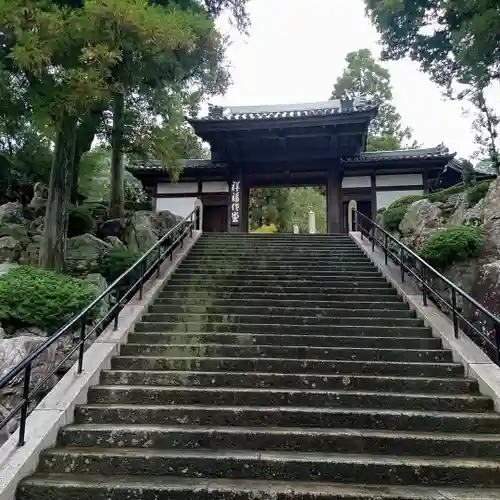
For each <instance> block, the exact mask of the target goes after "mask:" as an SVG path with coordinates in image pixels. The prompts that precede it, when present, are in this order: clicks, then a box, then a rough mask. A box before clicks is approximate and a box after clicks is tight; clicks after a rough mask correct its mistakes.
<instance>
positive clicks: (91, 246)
mask: <svg viewBox="0 0 500 500" xmlns="http://www.w3.org/2000/svg"><path fill="white" fill-rule="evenodd" d="M111 248H112V247H111V245H109V244H108V243H106V242H105V241H102V240H100V239H99V238H96V237H95V236H94V235H92V234H89V233H86V234H81V235H80V236H75V237H74V238H69V239H68V241H67V250H66V268H67V270H68V272H69V273H71V274H76V275H82V274H83V275H85V274H89V273H96V272H98V271H99V267H100V263H101V261H102V258H103V257H104V255H105V254H106V253H107V252H109V250H111Z"/></svg>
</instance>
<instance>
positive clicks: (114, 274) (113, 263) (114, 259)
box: [99, 247, 140, 283]
mask: <svg viewBox="0 0 500 500" xmlns="http://www.w3.org/2000/svg"><path fill="white" fill-rule="evenodd" d="M139 257H140V254H138V253H136V252H131V251H130V250H128V249H126V248H119V247H117V248H113V249H112V250H110V251H109V252H108V253H107V254H106V255H105V256H104V258H103V260H102V262H101V265H100V267H99V271H100V273H101V274H102V275H103V276H104V277H105V278H106V281H107V282H108V283H112V282H113V281H115V280H116V279H117V278H118V277H119V276H121V275H122V274H123V273H124V272H125V271H126V270H127V269H128V268H129V267H131V266H132V265H133V264H134V263H135V262H136V261H137V259H138V258H139ZM135 274H137V273H135ZM133 277H134V276H132V278H133ZM138 277H139V276H138V274H137V278H138Z"/></svg>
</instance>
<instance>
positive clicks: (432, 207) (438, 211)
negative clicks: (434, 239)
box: [399, 199, 443, 236]
mask: <svg viewBox="0 0 500 500" xmlns="http://www.w3.org/2000/svg"><path fill="white" fill-rule="evenodd" d="M442 221H443V210H442V204H441V203H431V202H430V201H429V200H425V199H424V200H418V201H416V202H415V203H412V204H411V205H410V206H409V208H408V210H407V211H406V213H405V216H404V217H403V220H402V221H401V223H400V225H399V229H400V231H401V233H402V234H403V236H409V235H412V234H415V233H416V232H417V231H423V230H424V229H437V228H438V227H439V226H440V224H441V223H442Z"/></svg>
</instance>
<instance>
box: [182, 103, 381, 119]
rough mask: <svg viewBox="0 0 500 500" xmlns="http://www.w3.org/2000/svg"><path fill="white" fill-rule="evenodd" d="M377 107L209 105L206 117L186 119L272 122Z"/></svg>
mask: <svg viewBox="0 0 500 500" xmlns="http://www.w3.org/2000/svg"><path fill="white" fill-rule="evenodd" d="M377 109H378V106H377V105H374V104H372V103H369V102H367V101H366V100H365V99H363V98H359V97H358V98H355V99H349V100H342V101H341V100H339V99H337V100H332V101H323V102H314V103H306V104H281V105H280V104H277V105H272V106H214V105H211V104H209V107H208V115H207V116H205V117H202V118H195V119H188V121H190V122H193V123H194V122H203V121H219V122H220V121H235V120H273V119H286V118H298V117H305V116H331V115H338V114H346V113H356V112H363V111H376V110H377Z"/></svg>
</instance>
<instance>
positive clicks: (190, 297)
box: [155, 287, 404, 309]
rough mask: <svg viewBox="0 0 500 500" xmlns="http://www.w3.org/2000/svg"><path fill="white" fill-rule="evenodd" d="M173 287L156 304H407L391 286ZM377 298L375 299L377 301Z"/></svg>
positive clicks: (159, 297)
mask: <svg viewBox="0 0 500 500" xmlns="http://www.w3.org/2000/svg"><path fill="white" fill-rule="evenodd" d="M172 291H173V290H172V289H171V288H169V287H167V288H166V289H165V291H163V292H161V293H160V295H159V296H158V298H157V299H156V301H155V304H156V303H158V304H160V303H162V302H163V301H175V300H182V301H186V302H189V301H193V302H197V301H200V302H203V301H214V303H216V302H217V301H223V302H227V301H229V300H230V301H232V302H237V303H238V302H245V303H252V304H253V303H264V304H268V303H271V302H273V301H276V302H280V303H282V304H287V303H290V305H295V304H302V303H305V302H311V303H315V304H318V305H321V304H331V303H335V302H338V303H345V302H347V303H349V302H355V303H359V302H362V303H363V307H371V306H370V304H382V303H383V305H382V306H381V308H382V309H383V308H384V307H385V303H386V302H390V303H391V304H396V303H397V304H404V302H403V301H402V299H401V298H400V297H399V296H398V295H397V293H396V291H395V290H394V289H391V288H387V289H386V290H383V291H378V292H379V293H377V295H376V296H374V295H373V294H370V293H357V294H354V293H353V294H350V295H345V294H336V293H327V292H324V293H314V292H310V293H308V292H303V293H287V292H283V291H282V292H281V293H268V292H265V291H264V292H263V293H256V292H246V293H240V292H227V293H226V292H221V294H220V295H215V294H211V293H210V292H207V293H204V292H197V291H196V290H195V291H179V292H176V293H172ZM375 300H376V302H375Z"/></svg>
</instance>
